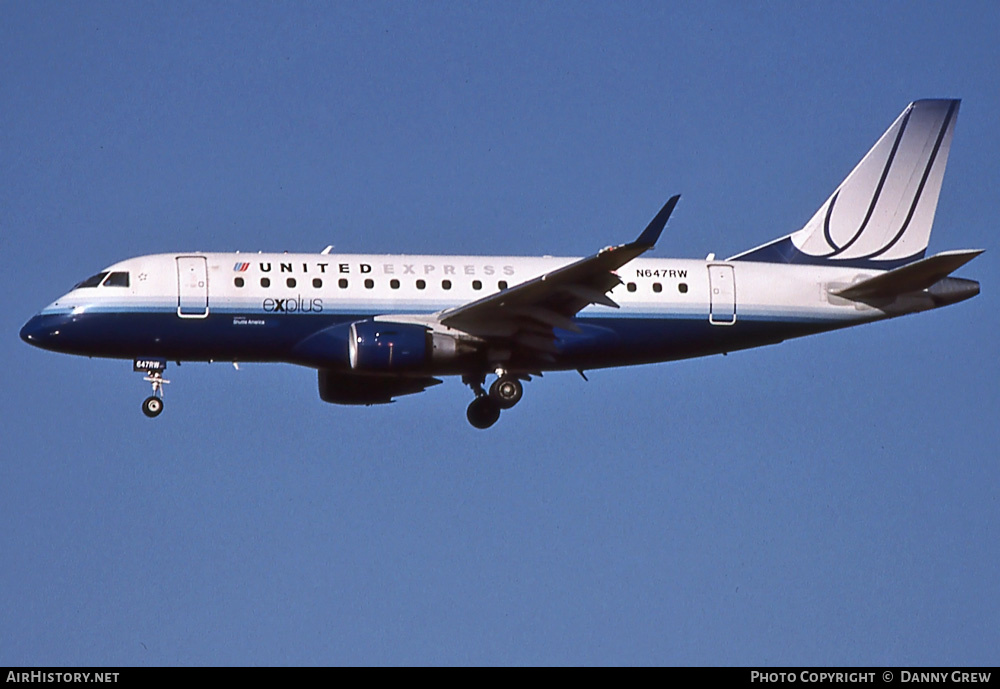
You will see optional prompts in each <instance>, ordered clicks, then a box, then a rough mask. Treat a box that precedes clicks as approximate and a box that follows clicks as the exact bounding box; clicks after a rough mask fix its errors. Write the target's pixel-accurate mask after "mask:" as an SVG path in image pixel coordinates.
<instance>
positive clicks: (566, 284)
mask: <svg viewBox="0 0 1000 689" xmlns="http://www.w3.org/2000/svg"><path fill="white" fill-rule="evenodd" d="M678 199H680V196H679V195H678V196H674V197H672V198H671V199H670V200H669V201H667V203H666V204H665V205H664V206H663V208H661V209H660V212H659V213H657V214H656V217H654V218H653V219H652V221H650V223H649V225H648V226H647V227H646V229H645V230H643V232H642V234H640V235H639V237H638V238H637V239H636V240H635V241H633V242H631V243H629V244H622V245H620V246H610V247H607V248H605V249H602V250H601V251H599V252H597V253H596V254H594V255H593V256H590V257H588V258H583V259H580V260H579V261H575V262H574V263H571V264H569V265H567V266H563V267H561V268H558V269H556V270H553V271H552V272H549V273H546V274H545V275H542V276H540V277H537V278H534V279H533V280H528V281H527V282H523V283H521V284H519V285H515V286H514V287H511V288H510V289H507V290H504V291H502V292H499V293H497V294H492V295H490V296H488V297H484V298H483V299H479V300H477V301H474V302H470V303H468V304H464V305H462V306H458V307H455V308H452V309H447V310H445V311H442V312H440V313H439V314H438V320H439V322H441V323H442V324H443V325H445V326H448V327H450V328H455V329H457V330H462V331H464V332H467V333H469V334H471V335H475V336H477V337H482V338H484V339H496V338H504V339H507V340H509V342H510V343H511V345H513V346H514V347H516V348H520V349H523V350H527V353H530V354H532V355H534V356H535V357H541V358H543V359H551V358H552V354H554V353H555V352H556V348H555V344H554V340H555V335H554V332H553V331H554V329H555V328H561V329H563V330H569V331H572V332H580V328H579V326H577V324H576V323H575V322H574V321H573V316H575V315H576V314H577V313H578V312H579V311H580V310H581V309H583V308H585V307H587V306H589V305H591V304H603V305H604V306H610V307H613V308H618V304H616V303H615V302H614V301H613V300H612V299H611V298H610V297H609V296H608V295H607V293H608V292H609V291H610V290H611V289H613V288H614V287H616V286H617V285H619V284H621V282H622V280H621V278H619V277H618V275H616V274H615V272H614V271H616V270H617V269H618V268H620V267H621V266H623V265H625V264H626V263H628V262H629V261H631V260H632V259H634V258H636V257H637V256H640V255H641V254H643V253H644V252H646V251H648V250H649V249H651V248H653V246H654V245H655V244H656V241H657V240H658V239H659V237H660V233H661V232H663V228H664V227H665V226H666V224H667V219H668V218H669V217H670V214H671V213H672V212H673V210H674V206H676V205H677V201H678Z"/></svg>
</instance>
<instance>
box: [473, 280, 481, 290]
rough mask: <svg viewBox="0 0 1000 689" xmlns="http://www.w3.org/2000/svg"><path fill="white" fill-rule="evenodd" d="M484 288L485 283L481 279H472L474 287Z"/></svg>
mask: <svg viewBox="0 0 1000 689" xmlns="http://www.w3.org/2000/svg"><path fill="white" fill-rule="evenodd" d="M482 288H483V283H482V281H481V280H473V281H472V289H482Z"/></svg>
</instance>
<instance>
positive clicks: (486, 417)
mask: <svg viewBox="0 0 1000 689" xmlns="http://www.w3.org/2000/svg"><path fill="white" fill-rule="evenodd" d="M465 415H466V416H467V417H468V419H469V423H471V424H472V425H473V426H475V427H476V428H479V429H485V428H489V427H490V426H492V425H493V424H495V423H496V422H497V419H499V418H500V404H499V403H498V402H496V400H494V399H493V398H492V397H489V396H487V395H483V396H482V397H477V398H476V399H474V400H472V403H471V404H470V405H469V409H468V411H466V413H465Z"/></svg>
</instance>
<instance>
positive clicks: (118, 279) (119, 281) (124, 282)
mask: <svg viewBox="0 0 1000 689" xmlns="http://www.w3.org/2000/svg"><path fill="white" fill-rule="evenodd" d="M104 287H128V273H126V272H125V271H115V272H114V273H111V275H109V276H108V279H107V280H105V281H104Z"/></svg>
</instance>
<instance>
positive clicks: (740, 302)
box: [25, 253, 935, 375]
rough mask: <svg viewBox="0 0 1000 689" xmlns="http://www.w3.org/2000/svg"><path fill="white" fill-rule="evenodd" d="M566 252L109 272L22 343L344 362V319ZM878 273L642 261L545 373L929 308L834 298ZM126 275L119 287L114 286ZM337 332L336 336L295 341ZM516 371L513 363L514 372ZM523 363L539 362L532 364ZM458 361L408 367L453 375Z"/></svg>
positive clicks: (448, 295) (424, 308)
mask: <svg viewBox="0 0 1000 689" xmlns="http://www.w3.org/2000/svg"><path fill="white" fill-rule="evenodd" d="M576 260H579V259H575V258H555V257H544V258H527V257H514V256H406V255H319V254H245V253H189V254H160V255H151V256H141V257H138V258H132V259H129V260H126V261H122V262H120V263H116V264H114V265H112V266H110V267H108V268H107V269H105V271H102V272H105V273H108V274H112V273H118V274H125V275H127V276H128V277H127V279H120V280H118V281H117V282H118V283H119V284H111V285H109V284H107V283H108V282H109V281H108V280H107V278H105V284H101V285H97V286H92V287H91V286H87V287H77V288H75V289H74V290H72V291H71V292H69V293H68V294H66V295H64V296H62V297H60V298H59V299H58V300H56V301H55V302H54V303H52V304H51V305H49V306H48V307H47V308H45V309H44V310H43V311H42V312H41V313H40V314H39V315H38V316H36V318H35V319H33V320H32V321H31V322H30V323H29V324H28V325H27V326H25V332H26V333H27V334H29V335H30V338H31V339H30V341H31V342H32V344H36V345H38V346H41V347H44V348H47V349H54V350H58V351H62V352H66V353H72V354H82V355H87V356H98V357H113V358H123V359H135V358H141V357H157V358H164V359H168V360H194V361H209V360H222V361H237V362H240V361H243V362H250V361H258V362H288V363H294V364H301V365H305V366H311V367H314V368H325V369H340V368H344V369H348V368H350V361H349V357H348V330H347V327H346V326H348V325H349V324H351V323H354V322H357V321H364V320H369V319H373V318H376V317H377V318H379V319H380V320H383V321H385V320H391V319H392V317H393V314H411V315H412V314H427V315H431V314H435V313H439V312H441V311H442V310H445V309H447V308H450V307H452V306H454V305H456V304H463V303H466V302H470V301H473V300H475V299H478V298H481V297H484V296H487V295H490V294H493V293H497V292H501V291H503V290H505V289H508V288H509V286H511V285H515V284H518V283H522V282H525V281H527V280H531V279H533V278H536V277H538V276H540V275H543V274H545V273H547V272H550V271H552V270H554V269H556V268H559V267H561V266H563V265H567V264H570V263H572V262H574V261H576ZM879 272H880V271H873V270H867V271H866V270H859V269H853V268H851V269H845V268H837V267H827V266H809V265H787V266H776V265H774V264H767V263H752V262H742V261H730V262H726V261H696V260H690V259H646V258H639V259H635V260H633V261H631V262H630V263H627V264H625V265H624V266H622V267H621V268H620V269H619V270H618V271H617V273H618V276H619V277H620V279H621V280H622V284H620V285H618V286H617V287H615V288H614V289H612V290H611V291H610V292H608V296H610V297H611V299H613V300H614V301H615V302H617V303H618V304H619V305H620V308H618V309H615V308H610V307H608V306H602V305H591V306H588V307H587V308H584V309H583V310H582V311H581V312H580V313H579V314H578V315H577V317H576V321H577V323H578V325H579V328H580V331H581V332H579V333H575V332H571V331H569V330H563V329H557V331H556V332H557V338H556V342H555V344H556V348H557V350H558V352H557V353H556V355H555V356H554V360H553V361H551V362H548V363H547V364H546V365H545V368H546V369H578V368H583V369H590V368H602V367H612V366H624V365H631V364H642V363H649V362H655V361H670V360H676V359H684V358H689V357H695V356H701V355H707V354H715V353H719V352H727V351H733V350H738V349H745V348H748V347H755V346H759V345H762V344H770V343H775V342H780V341H782V340H785V339H789V338H792V337H798V336H802V335H808V334H812V333H816V332H821V331H824V330H831V329H835V328H840V327H845V326H849V325H854V324H857V323H862V322H867V321H874V320H879V319H882V318H887V317H891V316H895V315H901V314H903V313H911V312H915V311H922V310H925V309H928V308H933V307H934V306H935V304H934V302H933V300H932V298H931V297H930V296H929V295H927V294H919V295H909V296H907V297H905V298H900V299H896V300H894V301H893V302H891V303H886V304H881V305H879V306H878V307H876V306H873V305H869V304H864V303H859V302H856V301H851V300H848V299H843V298H840V297H837V296H834V295H833V294H831V290H834V289H838V288H843V287H846V286H849V285H851V284H852V283H855V282H858V281H859V280H862V279H865V278H868V277H871V276H873V275H877V274H878V273H879ZM125 282H127V285H125V284H124V283H125ZM337 325H343V326H345V327H344V332H343V338H342V341H341V342H337V338H335V337H334V338H328V340H327V342H325V343H324V346H321V347H308V346H303V343H305V342H306V341H307V340H308V339H309V338H310V336H312V335H315V334H316V333H319V332H321V331H325V330H328V329H330V328H331V327H332V326H337ZM515 368H516V367H515ZM525 368H527V369H537V368H538V367H537V366H528V365H526V366H525ZM458 369H459V367H458V365H457V364H456V360H443V361H436V362H435V361H429V362H428V363H427V365H426V366H423V367H421V368H420V369H419V370H411V371H410V373H414V374H421V375H447V374H451V373H457V372H459V370H458Z"/></svg>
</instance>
